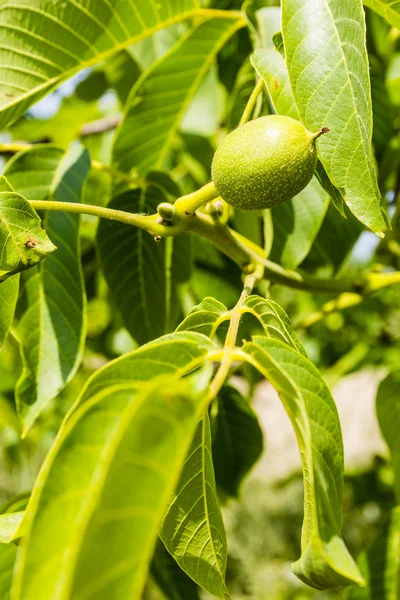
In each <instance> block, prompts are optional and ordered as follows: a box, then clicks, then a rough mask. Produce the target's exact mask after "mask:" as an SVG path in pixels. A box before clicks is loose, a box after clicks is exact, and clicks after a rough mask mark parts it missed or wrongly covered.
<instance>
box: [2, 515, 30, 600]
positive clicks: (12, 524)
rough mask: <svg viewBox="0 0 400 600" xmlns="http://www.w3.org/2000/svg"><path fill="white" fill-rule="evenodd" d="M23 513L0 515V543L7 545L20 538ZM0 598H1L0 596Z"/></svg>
mask: <svg viewBox="0 0 400 600" xmlns="http://www.w3.org/2000/svg"><path fill="white" fill-rule="evenodd" d="M24 516H25V511H19V512H8V513H4V514H3V515H0V543H1V544H9V543H10V542H12V541H14V540H16V539H18V538H20V537H21V535H22V534H21V532H22V528H21V524H22V520H23V518H24ZM0 597H1V596H0Z"/></svg>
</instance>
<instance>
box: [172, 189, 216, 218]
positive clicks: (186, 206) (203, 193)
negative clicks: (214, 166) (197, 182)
mask: <svg viewBox="0 0 400 600" xmlns="http://www.w3.org/2000/svg"><path fill="white" fill-rule="evenodd" d="M217 196H218V193H217V190H216V189H215V185H214V184H213V182H212V181H210V183H207V184H206V185H203V187H201V188H200V189H199V190H196V191H195V192H192V193H191V194H187V195H186V196H182V197H181V198H178V200H176V201H175V204H174V209H175V214H176V215H179V216H180V217H188V216H191V215H193V214H194V213H195V212H196V210H197V209H198V208H200V206H202V205H203V204H205V203H206V202H210V200H214V198H216V197H217Z"/></svg>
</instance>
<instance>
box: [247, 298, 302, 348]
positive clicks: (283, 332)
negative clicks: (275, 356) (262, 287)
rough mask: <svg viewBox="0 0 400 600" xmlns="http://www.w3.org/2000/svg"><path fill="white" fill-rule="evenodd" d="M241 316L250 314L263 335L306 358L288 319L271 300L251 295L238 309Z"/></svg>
mask: <svg viewBox="0 0 400 600" xmlns="http://www.w3.org/2000/svg"><path fill="white" fill-rule="evenodd" d="M240 312H241V313H242V314H244V313H250V314H252V315H253V316H254V317H256V319H258V321H259V322H260V323H261V325H262V327H263V329H264V332H265V334H266V335H267V336H268V337H271V338H275V339H277V340H280V341H282V342H285V343H286V344H288V345H289V346H291V347H292V348H293V349H294V350H297V352H300V354H303V355H304V356H306V352H305V350H304V348H303V345H302V343H301V342H300V340H299V338H298V337H297V335H296V333H295V332H294V330H293V327H292V324H291V322H290V319H289V317H288V316H287V314H286V313H285V311H284V310H283V308H281V307H280V306H279V304H277V303H276V302H274V301H273V300H266V299H265V298H262V297H261V296H256V295H252V296H249V297H248V298H246V300H245V301H244V302H243V304H242V307H241V309H240Z"/></svg>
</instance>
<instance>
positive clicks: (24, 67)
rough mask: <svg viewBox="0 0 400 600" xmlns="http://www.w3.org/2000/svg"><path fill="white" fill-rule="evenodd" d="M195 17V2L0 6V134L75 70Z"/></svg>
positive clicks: (20, 2) (67, 1)
mask: <svg viewBox="0 0 400 600" xmlns="http://www.w3.org/2000/svg"><path fill="white" fill-rule="evenodd" d="M200 14H201V11H200V3H199V2H198V0H165V1H163V2H147V1H140V2H137V1H135V2H133V1H132V0H113V2H110V1H109V0H94V1H90V2H88V1H86V0H63V1H59V0H55V1H52V2H48V0H29V2H26V1H25V0H15V1H13V2H11V1H9V0H6V1H4V2H2V4H1V12H0V28H1V31H2V45H1V48H0V64H1V68H0V81H1V84H0V90H1V95H0V106H1V109H0V129H2V128H4V127H5V126H6V125H7V124H8V123H11V122H12V121H15V120H16V119H18V118H19V117H20V116H21V115H22V114H23V113H24V112H25V111H26V110H27V109H28V108H29V107H30V106H31V105H32V104H34V103H35V102H37V101H38V100H39V99H40V98H41V97H43V96H44V95H45V94H46V93H48V92H49V91H50V90H51V89H53V88H54V87H55V86H57V85H58V84H59V83H60V82H61V81H63V80H64V79H67V78H68V77H71V76H72V75H74V74H75V73H76V72H78V71H79V70H80V69H82V68H85V67H91V66H93V65H95V64H96V63H98V62H99V61H100V60H104V59H107V58H108V57H110V56H112V55H113V54H114V53H115V52H119V51H120V50H122V49H123V48H127V47H128V46H130V45H131V44H133V43H135V42H137V41H139V40H141V39H144V38H145V37H147V36H150V35H152V34H153V33H154V32H155V31H157V30H159V29H162V28H164V27H166V26H168V25H172V24H173V23H176V22H178V21H182V20H184V19H187V18H189V17H194V16H196V15H200Z"/></svg>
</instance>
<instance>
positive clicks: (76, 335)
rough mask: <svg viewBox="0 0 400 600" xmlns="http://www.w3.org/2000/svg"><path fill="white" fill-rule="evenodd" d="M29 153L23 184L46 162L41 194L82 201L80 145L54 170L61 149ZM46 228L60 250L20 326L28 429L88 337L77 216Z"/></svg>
mask: <svg viewBox="0 0 400 600" xmlns="http://www.w3.org/2000/svg"><path fill="white" fill-rule="evenodd" d="M30 152H31V153H30V154H29V153H26V154H24V155H22V156H21V170H20V171H19V172H15V173H14V174H13V177H14V179H15V180H17V181H18V183H19V185H21V186H22V187H24V186H28V185H29V183H28V182H29V179H30V178H31V174H30V169H29V165H31V168H32V169H34V170H35V169H37V165H38V164H42V166H43V171H42V173H40V172H39V173H38V178H40V179H35V177H33V180H34V183H35V182H36V181H39V180H40V181H41V183H40V187H41V192H42V194H43V195H44V196H50V198H51V199H53V200H56V201H59V202H79V200H80V195H81V192H82V186H83V184H84V181H85V177H86V175H87V173H88V171H89V168H90V160H89V155H88V153H87V151H86V150H84V149H83V148H82V147H79V146H75V147H73V148H71V150H70V151H69V152H68V153H67V154H66V155H65V157H64V158H62V160H61V161H60V160H58V163H57V168H56V169H55V168H54V164H55V162H56V161H57V159H59V158H60V154H59V151H58V150H55V152H54V154H53V155H50V156H49V155H48V154H47V153H46V149H44V150H43V149H39V150H38V151H36V150H35V149H33V150H32V151H30ZM16 165H17V163H14V166H16ZM45 166H48V170H46V169H45V168H44V167H45ZM35 172H37V171H35ZM42 177H43V179H42ZM42 197H43V196H42ZM45 227H46V230H47V232H48V234H49V236H50V238H51V239H52V240H53V241H54V243H55V244H57V250H56V251H55V252H54V253H53V254H52V255H51V256H50V257H49V259H48V260H46V261H44V262H43V264H42V265H41V267H40V270H39V272H38V273H36V274H35V275H33V277H31V278H30V279H29V280H28V281H27V283H26V286H25V289H26V294H27V300H28V308H27V311H26V312H25V313H24V315H23V317H22V319H21V322H20V323H19V326H18V336H19V339H20V343H21V353H22V360H23V367H24V369H23V372H22V375H21V377H20V379H19V381H18V384H17V389H16V398H17V406H18V410H19V413H20V415H21V417H22V419H23V422H24V427H25V431H26V430H27V429H28V428H29V427H30V426H31V425H32V424H33V422H34V421H35V419H36V418H37V416H38V415H39V414H40V412H41V411H42V409H43V407H44V406H45V405H46V404H47V402H48V401H49V400H51V399H52V398H54V397H55V396H56V395H57V394H58V393H59V392H60V391H61V390H62V389H63V388H64V387H65V385H66V384H67V383H68V381H70V379H71V378H72V377H73V375H74V374H75V372H76V369H77V368H78V366H79V364H80V361H81V358H82V352H83V343H84V337H85V325H86V324H85V316H84V315H85V302H86V301H85V292H84V285H83V276H82V270H81V263H80V241H79V215H73V214H71V213H61V212H50V213H48V214H47V216H46V218H45Z"/></svg>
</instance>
